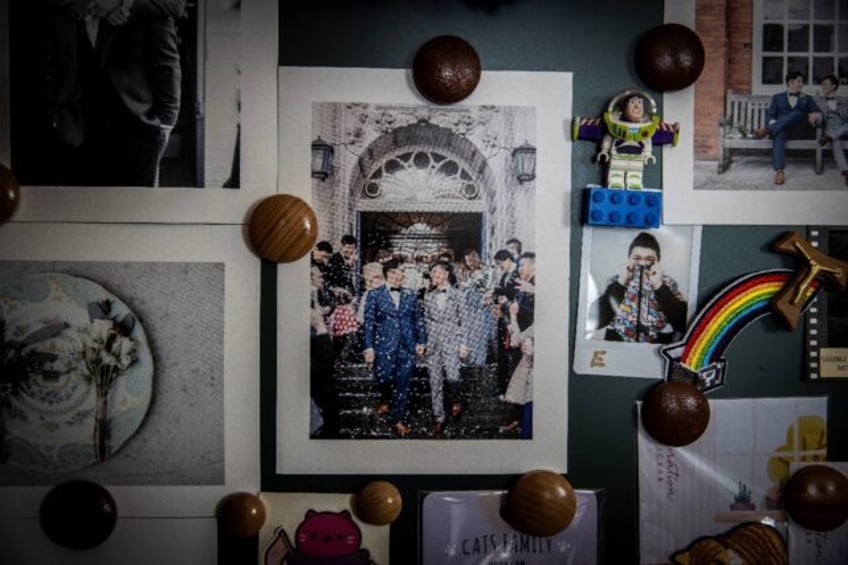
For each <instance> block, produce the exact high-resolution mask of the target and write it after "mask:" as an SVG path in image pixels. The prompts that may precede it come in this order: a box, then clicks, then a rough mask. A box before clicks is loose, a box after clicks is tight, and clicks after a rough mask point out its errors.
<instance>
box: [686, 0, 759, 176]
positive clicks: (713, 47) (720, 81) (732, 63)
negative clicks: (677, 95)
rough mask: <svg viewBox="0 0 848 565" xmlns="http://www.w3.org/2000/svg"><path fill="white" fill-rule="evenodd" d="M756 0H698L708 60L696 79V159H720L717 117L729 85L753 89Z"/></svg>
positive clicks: (697, 15) (697, 26)
mask: <svg viewBox="0 0 848 565" xmlns="http://www.w3.org/2000/svg"><path fill="white" fill-rule="evenodd" d="M753 14H754V8H753V0H696V2H695V30H696V31H697V33H698V35H699V36H700V37H701V42H702V43H703V44H704V50H705V51H706V54H707V57H706V63H705V65H704V70H703V72H702V73H701V77H700V78H699V79H698V82H697V83H695V159H699V160H713V159H718V135H717V129H718V121H719V119H720V118H721V117H722V115H723V114H724V103H725V94H726V92H727V90H728V89H730V90H734V91H736V92H744V93H750V92H751V72H752V70H751V61H752V50H753V18H754V15H753Z"/></svg>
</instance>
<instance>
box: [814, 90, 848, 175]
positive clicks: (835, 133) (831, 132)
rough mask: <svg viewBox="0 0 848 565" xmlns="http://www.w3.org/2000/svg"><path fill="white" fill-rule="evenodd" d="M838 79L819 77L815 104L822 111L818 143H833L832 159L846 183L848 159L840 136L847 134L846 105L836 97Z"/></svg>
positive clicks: (847, 118) (847, 116)
mask: <svg viewBox="0 0 848 565" xmlns="http://www.w3.org/2000/svg"><path fill="white" fill-rule="evenodd" d="M837 88H839V79H838V78H836V77H835V76H834V75H827V76H826V77H824V78H823V79H821V96H818V97H816V99H815V100H816V105H817V106H818V107H819V109H820V110H821V111H822V112H823V113H824V118H823V119H824V134H823V135H822V137H821V139H820V140H819V143H820V144H821V145H822V146H824V145H827V144H828V143H831V144H832V145H833V160H834V161H836V166H837V167H838V168H839V172H840V173H841V174H842V178H843V179H844V181H845V183H846V184H848V160H846V159H845V148H844V146H843V144H842V142H843V139H842V136H843V135H845V134H848V105H846V104H845V102H844V101H843V100H840V99H839V98H837V97H836V89H837Z"/></svg>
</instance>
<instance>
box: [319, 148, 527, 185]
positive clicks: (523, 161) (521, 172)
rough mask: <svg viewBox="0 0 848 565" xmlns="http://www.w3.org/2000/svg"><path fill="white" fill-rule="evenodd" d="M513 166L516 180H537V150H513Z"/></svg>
mask: <svg viewBox="0 0 848 565" xmlns="http://www.w3.org/2000/svg"><path fill="white" fill-rule="evenodd" d="M313 154H314V150H313ZM512 166H513V168H514V169H515V179H516V180H517V181H518V182H519V184H524V183H525V182H529V181H531V180H533V179H535V178H536V148H535V147H533V146H532V145H530V144H529V143H528V142H526V141H525V142H524V143H522V144H521V145H519V146H518V147H516V148H515V149H513V150H512Z"/></svg>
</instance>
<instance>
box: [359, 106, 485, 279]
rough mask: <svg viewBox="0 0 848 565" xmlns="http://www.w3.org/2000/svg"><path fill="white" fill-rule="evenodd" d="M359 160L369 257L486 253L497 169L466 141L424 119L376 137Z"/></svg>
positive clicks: (363, 239) (362, 232)
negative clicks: (491, 186) (489, 202)
mask: <svg viewBox="0 0 848 565" xmlns="http://www.w3.org/2000/svg"><path fill="white" fill-rule="evenodd" d="M359 164H360V166H359V167H358V171H357V175H356V177H357V178H356V179H355V181H354V183H352V189H353V190H356V191H357V193H356V194H355V200H354V201H355V203H356V204H355V206H356V218H357V219H356V225H357V230H358V232H359V241H360V245H361V249H360V256H361V258H362V261H363V262H368V261H372V260H374V259H375V258H376V257H377V255H378V253H379V252H380V250H388V251H390V252H391V253H392V254H393V255H395V256H396V257H399V258H401V259H403V260H404V261H414V262H421V261H425V262H429V261H431V260H433V259H435V258H436V257H437V256H438V255H440V254H445V253H447V254H450V255H451V257H452V258H454V259H459V258H460V257H461V256H462V254H463V253H464V251H465V250H467V249H474V250H476V251H478V252H479V253H480V254H481V255H483V256H486V255H487V249H486V245H485V244H486V239H487V238H486V228H487V215H486V208H487V206H486V199H487V195H489V194H490V193H491V191H490V190H489V189H488V186H487V184H488V182H490V177H491V174H490V173H489V169H488V167H487V166H486V162H485V160H484V159H483V158H482V156H481V155H480V154H479V152H478V151H477V150H476V148H475V147H474V146H473V145H472V144H471V143H470V142H468V140H466V139H464V138H461V137H459V136H457V135H456V134H455V133H454V132H451V131H450V130H448V129H445V128H441V127H437V126H434V125H432V124H430V123H428V122H426V121H420V122H418V123H416V124H413V125H410V126H405V127H401V128H397V129H396V130H395V131H393V132H392V133H391V134H387V135H384V136H382V137H381V138H378V139H377V140H375V141H374V143H373V144H372V145H371V147H369V149H368V150H366V151H365V152H364V153H363V156H362V157H361V158H360V163H359Z"/></svg>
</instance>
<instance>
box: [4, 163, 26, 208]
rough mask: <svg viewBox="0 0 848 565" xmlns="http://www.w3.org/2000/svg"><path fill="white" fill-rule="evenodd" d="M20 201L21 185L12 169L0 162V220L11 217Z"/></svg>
mask: <svg viewBox="0 0 848 565" xmlns="http://www.w3.org/2000/svg"><path fill="white" fill-rule="evenodd" d="M20 203H21V187H20V185H19V184H18V179H16V178H15V175H13V174H12V171H10V170H9V169H7V168H6V167H4V166H3V165H2V164H0V222H5V221H6V220H8V219H9V218H11V217H12V214H14V213H15V210H17V209H18V205H19V204H20Z"/></svg>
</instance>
